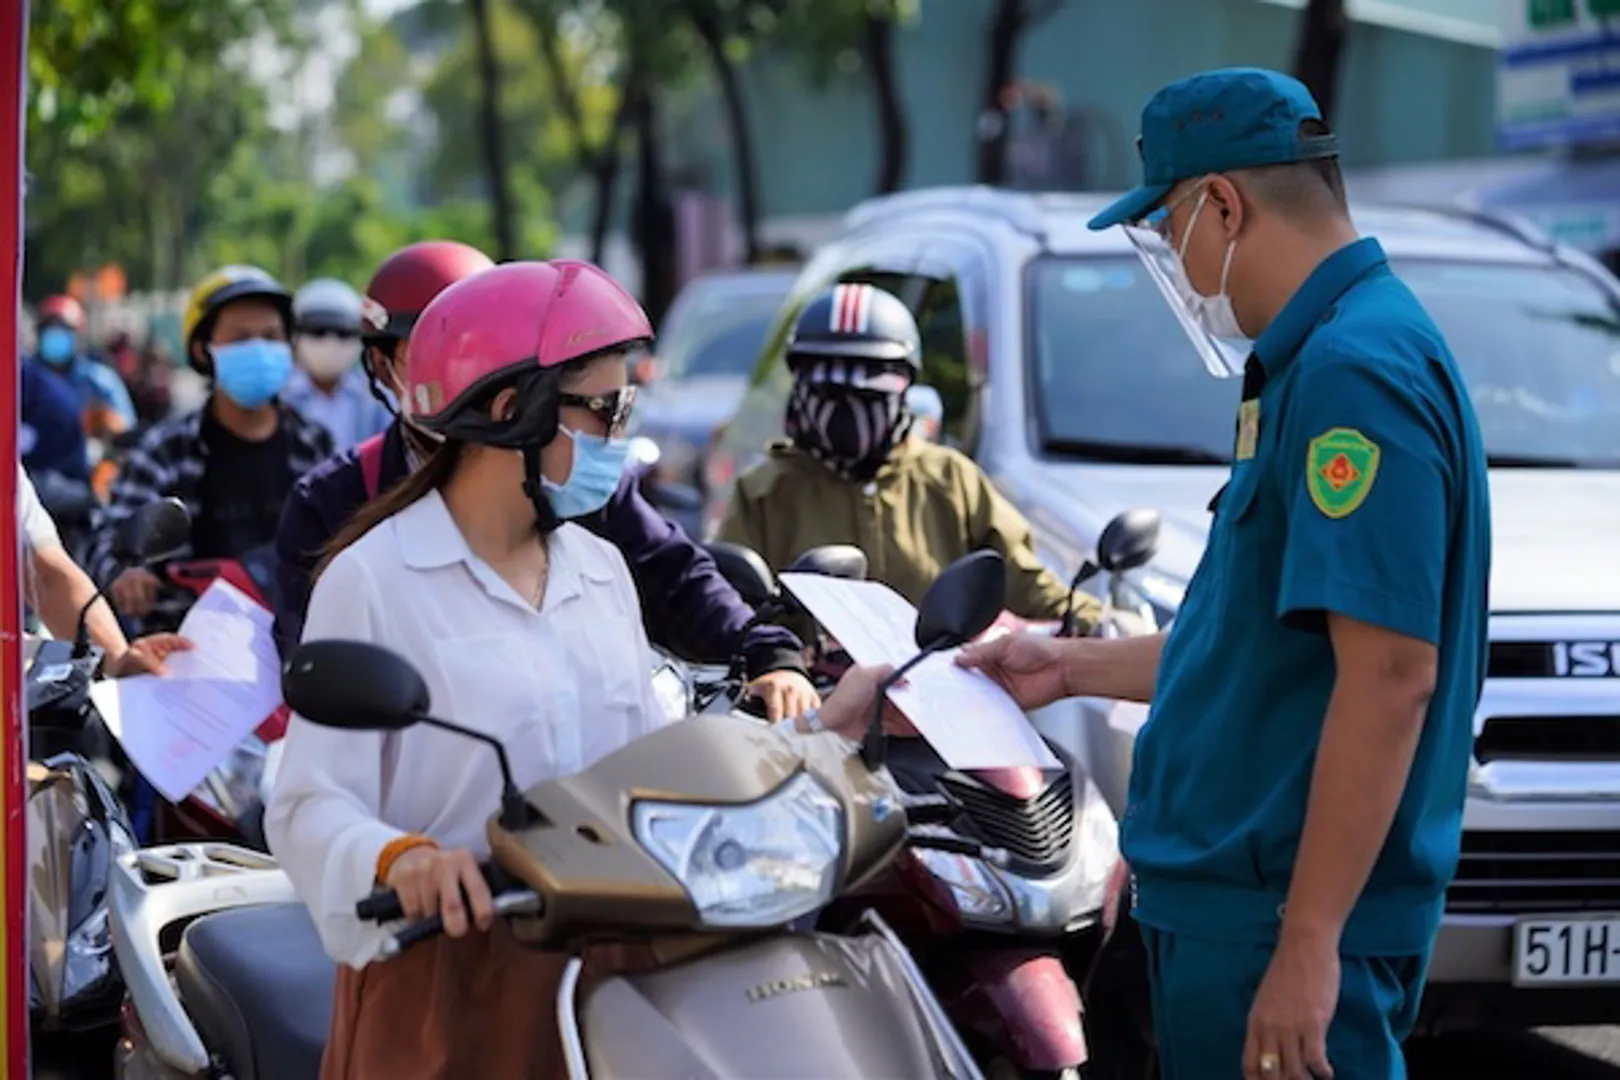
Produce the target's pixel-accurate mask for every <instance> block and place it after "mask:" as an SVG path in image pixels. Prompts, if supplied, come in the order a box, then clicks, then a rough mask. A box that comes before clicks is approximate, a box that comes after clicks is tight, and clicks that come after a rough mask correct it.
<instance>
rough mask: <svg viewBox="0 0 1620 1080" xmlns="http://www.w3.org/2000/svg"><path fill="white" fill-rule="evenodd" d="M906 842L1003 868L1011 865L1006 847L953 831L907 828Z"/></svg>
mask: <svg viewBox="0 0 1620 1080" xmlns="http://www.w3.org/2000/svg"><path fill="white" fill-rule="evenodd" d="M906 843H907V844H908V845H909V846H911V847H914V848H925V849H927V850H930V851H948V852H950V853H952V854H953V855H968V856H971V857H972V858H975V859H981V860H983V861H984V862H987V863H989V864H990V865H991V866H994V867H998V868H1000V869H1003V870H1005V869H1006V868H1008V867H1009V866H1011V865H1012V853H1011V852H1009V851H1007V849H1006V848H998V847H991V846H990V845H988V844H981V843H979V841H977V840H971V839H969V838H968V837H966V836H957V835H956V834H955V833H950V832H945V831H943V830H934V829H928V830H923V829H908V830H906Z"/></svg>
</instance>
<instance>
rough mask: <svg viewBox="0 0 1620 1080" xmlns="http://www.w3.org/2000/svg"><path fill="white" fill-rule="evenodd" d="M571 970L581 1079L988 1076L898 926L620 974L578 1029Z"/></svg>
mask: <svg viewBox="0 0 1620 1080" xmlns="http://www.w3.org/2000/svg"><path fill="white" fill-rule="evenodd" d="M879 925H880V926H881V924H879ZM570 971H571V973H572V975H573V978H570V979H565V981H564V986H563V997H562V998H561V999H560V1001H559V1013H560V1018H561V1020H562V1029H563V1039H564V1041H565V1044H568V1045H569V1058H570V1062H569V1065H570V1070H569V1073H570V1077H571V1080H585V1078H587V1077H588V1078H590V1080H639V1078H641V1077H647V1076H684V1077H713V1078H715V1080H732V1078H735V1080H750V1078H753V1077H760V1076H773V1077H782V1078H787V1077H803V1078H805V1080H823V1078H825V1077H829V1076H905V1077H915V1078H919V1080H923V1078H929V1077H957V1078H970V1077H971V1078H977V1077H979V1072H978V1069H977V1066H975V1065H974V1063H973V1061H972V1059H971V1058H970V1057H969V1056H968V1054H967V1051H966V1049H965V1048H964V1047H963V1045H962V1043H961V1041H960V1039H958V1038H957V1036H956V1034H955V1032H954V1031H953V1030H952V1029H951V1027H950V1023H949V1021H948V1020H947V1019H946V1018H945V1014H944V1011H943V1010H942V1009H941V1008H940V1006H939V1003H938V1002H937V1001H936V1000H935V999H934V997H933V995H932V994H931V993H930V992H929V990H928V988H927V986H926V985H924V984H923V982H922V980H921V978H920V976H918V975H917V972H916V967H915V965H914V964H912V962H911V958H910V956H909V954H907V953H906V952H905V949H904V947H903V946H901V945H900V944H899V942H898V940H897V939H895V938H893V936H892V935H891V934H889V933H888V932H887V930H886V928H882V929H881V930H880V932H878V933H869V934H862V935H859V936H855V937H839V936H834V935H830V934H786V933H783V934H776V935H773V936H770V937H766V938H762V939H757V940H754V941H751V942H748V943H746V944H739V945H737V946H736V947H732V948H726V949H724V950H722V951H718V952H711V953H707V954H705V955H702V956H700V957H697V958H696V959H692V960H688V961H686V962H684V963H680V964H676V965H674V966H671V967H666V968H662V969H660V970H657V971H654V972H650V973H646V974H639V975H621V976H616V977H613V978H610V979H607V980H605V981H604V982H602V983H601V984H600V985H598V986H597V987H596V988H595V989H594V990H593V991H592V992H591V993H590V994H589V996H588V999H587V1000H586V1001H585V1002H584V1004H583V1006H582V1007H581V1008H580V1010H579V1013H578V1016H577V1020H576V1018H575V1017H574V1015H573V1009H572V1007H571V1005H572V1002H571V993H572V986H573V983H574V979H577V974H578V961H575V962H574V963H573V965H571V968H570Z"/></svg>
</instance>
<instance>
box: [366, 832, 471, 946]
mask: <svg viewBox="0 0 1620 1080" xmlns="http://www.w3.org/2000/svg"><path fill="white" fill-rule="evenodd" d="M385 884H386V885H388V886H389V887H390V888H392V889H393V890H394V891H395V892H396V893H398V894H399V904H400V907H401V908H403V909H404V911H405V917H406V918H407V919H425V918H427V917H428V916H430V915H438V916H440V917H441V918H443V920H444V932H445V933H446V934H448V935H450V936H451V937H461V936H463V935H464V934H466V933H467V909H468V908H469V907H471V908H472V921H473V924H474V925H476V926H477V927H478V929H480V930H488V929H489V928H490V926H491V925H493V924H494V922H495V901H494V899H493V898H492V897H491V896H490V893H489V884H488V883H487V882H485V881H484V874H483V871H481V870H480V869H479V868H478V860H476V859H474V858H473V857H472V852H470V851H467V850H466V849H464V848H457V849H455V850H453V851H441V850H440V849H438V848H432V847H420V848H412V849H411V850H410V851H407V852H405V853H404V854H403V855H401V856H400V857H399V858H398V859H395V860H394V865H393V866H392V867H391V868H390V869H389V871H388V880H387V881H386V882H385ZM463 898H465V899H463Z"/></svg>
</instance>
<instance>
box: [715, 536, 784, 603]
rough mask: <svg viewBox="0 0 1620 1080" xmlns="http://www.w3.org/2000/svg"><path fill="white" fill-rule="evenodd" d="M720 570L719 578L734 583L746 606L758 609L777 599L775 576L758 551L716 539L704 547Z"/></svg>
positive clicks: (732, 584) (733, 585)
mask: <svg viewBox="0 0 1620 1080" xmlns="http://www.w3.org/2000/svg"><path fill="white" fill-rule="evenodd" d="M703 547H704V550H706V551H707V552H708V553H709V556H710V557H711V558H712V559H714V564H715V565H716V566H718V567H719V568H720V576H721V577H723V578H725V579H726V580H727V581H728V582H730V583H731V587H732V588H733V589H736V590H737V595H739V596H741V597H742V598H743V603H745V604H747V605H748V606H749V607H752V608H757V607H760V606H762V605H763V604H764V603H765V602H766V601H767V600H771V599H774V598H775V597H776V577H775V576H774V575H773V574H772V573H771V568H770V567H769V566H768V565H766V563H765V560H764V559H762V558H760V555H759V552H757V551H755V550H754V549H753V548H749V547H744V546H743V545H741V544H728V543H726V542H725V541H723V540H716V541H714V542H712V543H708V544H705V545H703Z"/></svg>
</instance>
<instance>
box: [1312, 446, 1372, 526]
mask: <svg viewBox="0 0 1620 1080" xmlns="http://www.w3.org/2000/svg"><path fill="white" fill-rule="evenodd" d="M1380 453H1381V452H1380V451H1379V449H1378V444H1377V443H1375V442H1373V441H1372V440H1371V439H1369V438H1367V436H1365V435H1363V434H1362V433H1361V432H1359V431H1357V430H1356V429H1355V428H1343V427H1336V428H1329V429H1328V430H1326V431H1324V432H1322V434H1320V435H1318V436H1317V437H1316V438H1314V439H1312V440H1311V444H1310V447H1309V448H1308V449H1307V450H1306V451H1305V488H1306V490H1307V491H1309V492H1310V493H1311V502H1313V503H1315V504H1316V508H1317V509H1318V510H1320V511H1322V513H1324V514H1326V515H1327V516H1328V517H1330V518H1342V517H1349V516H1350V515H1351V514H1353V513H1355V512H1356V508H1357V507H1359V506H1360V505H1361V504H1362V503H1364V502H1366V501H1367V493H1368V492H1370V491H1372V486H1373V480H1374V479H1375V478H1376V477H1377V476H1378V458H1379V456H1380Z"/></svg>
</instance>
